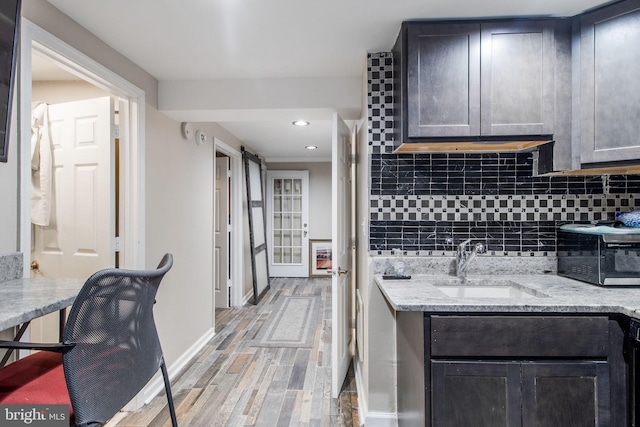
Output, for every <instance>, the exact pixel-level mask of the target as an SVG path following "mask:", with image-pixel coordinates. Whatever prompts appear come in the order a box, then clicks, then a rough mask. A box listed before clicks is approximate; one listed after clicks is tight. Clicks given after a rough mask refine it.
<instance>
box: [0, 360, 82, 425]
mask: <svg viewBox="0 0 640 427" xmlns="http://www.w3.org/2000/svg"><path fill="white" fill-rule="evenodd" d="M0 403H4V404H23V405H24V404H67V405H69V411H70V412H72V408H71V400H70V399H69V393H68V392H67V383H66V382H65V379H64V371H63V369H62V355H61V354H58V353H52V352H50V351H40V352H38V353H36V354H33V355H31V356H27V357H25V358H22V359H20V360H18V361H17V362H14V363H12V364H10V365H7V366H5V367H4V368H2V369H0ZM70 415H71V414H70Z"/></svg>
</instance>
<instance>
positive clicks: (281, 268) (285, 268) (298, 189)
mask: <svg viewBox="0 0 640 427" xmlns="http://www.w3.org/2000/svg"><path fill="white" fill-rule="evenodd" d="M269 175H270V178H269V180H268V182H269V185H270V188H269V191H268V193H269V194H270V198H271V203H270V206H271V227H270V230H269V232H270V236H271V245H270V246H271V251H272V256H271V262H272V266H273V267H272V268H275V269H276V270H275V271H274V273H273V275H274V276H283V277H305V275H306V274H308V237H307V231H308V224H307V220H306V218H307V217H308V214H307V212H306V206H307V205H308V201H307V199H308V195H307V194H306V193H305V192H306V188H307V187H308V172H306V171H295V172H294V171H273V172H271V171H269Z"/></svg>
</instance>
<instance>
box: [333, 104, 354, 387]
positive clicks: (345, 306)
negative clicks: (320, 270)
mask: <svg viewBox="0 0 640 427" xmlns="http://www.w3.org/2000/svg"><path fill="white" fill-rule="evenodd" d="M331 153H332V154H331V167H332V177H331V183H332V190H331V195H332V196H331V197H332V202H331V209H332V218H331V219H332V223H333V225H332V233H331V238H332V251H333V260H334V261H333V268H334V269H333V271H332V283H331V299H332V311H331V315H332V325H333V327H332V333H331V339H332V346H331V349H332V355H331V356H332V357H331V395H332V397H334V398H337V397H338V394H339V393H340V387H341V386H342V383H343V381H344V379H345V377H346V375H347V370H348V369H349V363H350V362H351V353H350V351H349V340H350V338H351V329H350V325H349V323H350V319H351V313H350V308H351V286H350V284H351V173H350V171H351V131H350V130H349V127H348V126H347V125H346V124H345V123H344V121H343V120H342V119H341V118H340V116H339V115H338V114H337V113H334V115H333V138H332V148H331Z"/></svg>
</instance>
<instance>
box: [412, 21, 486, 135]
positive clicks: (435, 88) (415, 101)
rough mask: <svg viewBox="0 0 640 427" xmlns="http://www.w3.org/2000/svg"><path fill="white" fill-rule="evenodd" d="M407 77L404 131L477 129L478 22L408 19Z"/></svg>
mask: <svg viewBox="0 0 640 427" xmlns="http://www.w3.org/2000/svg"><path fill="white" fill-rule="evenodd" d="M407 79H408V80H407V88H408V90H407V104H408V105H407V114H408V117H407V127H408V129H407V136H408V137H410V138H414V137H432V136H443V137H444V136H469V135H479V133H480V26H479V24H474V23H469V24H466V23H465V24H443V23H429V24H422V23H421V24H415V25H410V26H409V27H408V33H407Z"/></svg>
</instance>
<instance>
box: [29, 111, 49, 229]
mask: <svg viewBox="0 0 640 427" xmlns="http://www.w3.org/2000/svg"><path fill="white" fill-rule="evenodd" d="M48 111H49V106H48V105H47V104H46V103H44V102H34V103H33V104H32V108H31V222H32V223H34V224H36V225H41V226H48V225H49V219H50V217H51V184H52V175H51V174H52V169H53V168H52V157H51V156H52V152H51V151H52V150H51V137H50V134H49V112H48Z"/></svg>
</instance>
